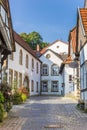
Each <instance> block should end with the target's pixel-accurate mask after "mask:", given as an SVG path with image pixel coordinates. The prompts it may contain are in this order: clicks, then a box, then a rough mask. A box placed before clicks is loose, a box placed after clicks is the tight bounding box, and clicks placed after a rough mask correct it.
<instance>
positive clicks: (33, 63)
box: [32, 59, 34, 69]
mask: <svg viewBox="0 0 87 130" xmlns="http://www.w3.org/2000/svg"><path fill="white" fill-rule="evenodd" d="M32 69H34V59H32Z"/></svg>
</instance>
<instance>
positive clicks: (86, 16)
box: [79, 8, 87, 35]
mask: <svg viewBox="0 0 87 130" xmlns="http://www.w3.org/2000/svg"><path fill="white" fill-rule="evenodd" d="M79 11H80V15H81V19H82V24H83V28H84V31H85V35H87V8H82V9H79Z"/></svg>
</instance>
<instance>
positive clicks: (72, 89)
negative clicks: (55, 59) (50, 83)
mask: <svg viewBox="0 0 87 130" xmlns="http://www.w3.org/2000/svg"><path fill="white" fill-rule="evenodd" d="M62 79H63V94H64V95H72V96H75V97H76V94H77V93H76V92H77V80H76V69H75V68H70V67H69V64H65V66H64V69H63V72H62Z"/></svg>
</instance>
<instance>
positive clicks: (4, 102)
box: [0, 83, 29, 122]
mask: <svg viewBox="0 0 87 130" xmlns="http://www.w3.org/2000/svg"><path fill="white" fill-rule="evenodd" d="M27 98H29V90H28V89H27V88H25V87H24V86H22V87H20V88H19V89H18V88H17V87H14V88H11V87H10V86H9V85H8V84H6V83H2V84H1V89H0V122H2V121H3V120H4V119H5V118H6V117H7V116H8V113H9V111H10V109H11V108H12V106H13V105H18V104H22V103H24V102H25V101H26V99H27Z"/></svg>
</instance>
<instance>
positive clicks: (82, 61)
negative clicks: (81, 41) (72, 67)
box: [80, 43, 87, 100]
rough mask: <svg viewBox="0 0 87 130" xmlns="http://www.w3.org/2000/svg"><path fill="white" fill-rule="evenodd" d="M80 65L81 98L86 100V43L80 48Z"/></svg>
mask: <svg viewBox="0 0 87 130" xmlns="http://www.w3.org/2000/svg"><path fill="white" fill-rule="evenodd" d="M80 66H81V68H80V72H81V73H80V86H81V99H82V100H87V43H86V44H85V45H84V47H83V48H82V49H81V50H80Z"/></svg>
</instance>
